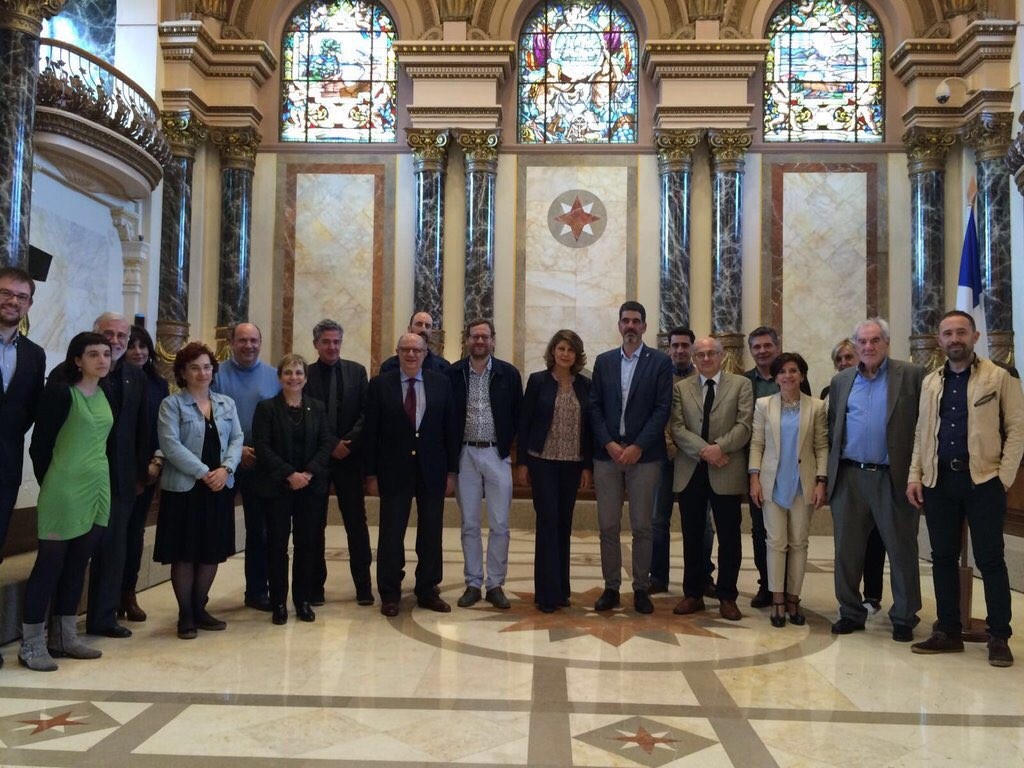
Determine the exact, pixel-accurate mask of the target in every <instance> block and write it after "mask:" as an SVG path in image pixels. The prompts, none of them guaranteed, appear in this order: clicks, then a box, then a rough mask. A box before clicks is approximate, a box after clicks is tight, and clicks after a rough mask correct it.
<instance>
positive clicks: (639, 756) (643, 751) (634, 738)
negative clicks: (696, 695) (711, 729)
mask: <svg viewBox="0 0 1024 768" xmlns="http://www.w3.org/2000/svg"><path fill="white" fill-rule="evenodd" d="M694 727H695V728H700V726H699V725H697V724H696V723H695V724H694ZM573 738H574V739H575V740H576V741H579V742H582V743H583V744H587V745H589V746H591V747H596V748H598V749H602V750H605V751H606V752H611V753H612V754H614V755H615V756H616V758H617V762H616V764H617V765H618V764H619V763H620V762H621V761H622V760H624V759H628V760H631V761H633V762H634V763H636V764H638V765H644V766H649V768H659V766H662V765H665V764H667V763H671V762H674V761H676V760H679V759H680V758H682V757H686V756H688V755H692V754H694V753H695V752H700V751H701V750H703V749H707V748H708V747H711V746H714V745H715V744H717V743H718V742H717V741H715V740H714V739H709V738H707V737H705V736H701V735H699V734H696V733H691V732H690V731H687V730H683V729H682V728H680V727H678V726H675V727H673V726H669V725H666V724H665V723H660V722H658V721H657V720H651V719H650V718H647V717H629V718H626V719H625V720H620V721H619V722H616V723H609V724H608V725H605V726H602V727H600V728H595V729H594V730H592V731H588V732H587V733H581V734H576V735H574V736H573Z"/></svg>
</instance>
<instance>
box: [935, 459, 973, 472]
mask: <svg viewBox="0 0 1024 768" xmlns="http://www.w3.org/2000/svg"><path fill="white" fill-rule="evenodd" d="M939 469H948V470H949V471H950V472H970V471H971V460H970V459H961V458H956V459H946V460H940V461H939Z"/></svg>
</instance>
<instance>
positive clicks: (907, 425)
mask: <svg viewBox="0 0 1024 768" xmlns="http://www.w3.org/2000/svg"><path fill="white" fill-rule="evenodd" d="M852 338H853V343H854V345H855V346H856V348H857V356H858V357H859V358H860V363H859V364H858V365H857V366H855V367H853V368H847V369H846V370H845V371H840V372H839V373H837V374H836V375H835V376H834V377H833V378H832V383H831V385H830V389H829V411H828V426H829V438H830V442H831V449H830V450H829V455H828V497H829V504H830V505H831V507H832V520H833V527H834V532H835V533H834V535H835V551H836V567H835V584H836V598H837V599H838V600H839V620H838V621H837V622H836V623H835V624H833V625H832V633H833V634H836V635H846V634H849V633H851V632H856V631H858V630H862V629H864V620H865V618H866V617H867V609H866V608H865V607H864V605H863V603H862V598H861V594H860V578H861V574H862V572H863V570H864V548H865V546H866V544H867V539H868V536H869V535H870V533H871V528H872V526H873V525H874V526H877V527H878V532H879V534H881V536H882V541H883V543H884V544H885V550H886V552H888V553H889V563H890V582H891V587H892V597H893V605H892V609H891V610H890V611H889V619H890V620H891V621H892V639H893V640H895V641H897V642H910V641H911V640H913V639H914V627H915V626H916V625H917V623H918V621H920V619H918V617H917V612H918V611H919V610H920V609H921V579H920V572H919V570H918V559H917V526H918V519H919V516H920V513H919V512H918V511H917V510H916V509H914V507H913V506H911V504H910V502H909V501H908V500H907V497H906V495H905V490H906V487H907V478H908V476H909V473H910V459H911V455H912V453H913V448H914V430H915V427H916V426H917V409H918V401H919V400H920V396H921V381H922V379H923V378H924V369H923V368H921V366H919V365H914V364H912V363H905V362H903V361H900V360H892V359H890V358H889V325H888V323H886V322H885V320H883V319H881V318H880V317H873V318H869V319H867V320H862V321H861V322H860V323H858V324H857V327H856V328H855V329H854V332H853V336H852Z"/></svg>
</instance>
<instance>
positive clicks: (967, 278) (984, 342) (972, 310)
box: [956, 207, 988, 357]
mask: <svg viewBox="0 0 1024 768" xmlns="http://www.w3.org/2000/svg"><path fill="white" fill-rule="evenodd" d="M956 308H957V309H959V310H961V311H962V312H966V313H967V314H969V315H971V316H972V317H973V318H974V324H975V325H976V326H977V328H978V332H979V333H980V334H981V336H980V337H979V338H978V343H977V344H976V345H975V346H974V351H975V352H976V353H977V354H978V356H979V357H988V328H987V326H986V324H985V295H984V293H982V284H981V253H980V251H979V250H978V229H977V227H976V226H975V224H974V208H973V207H972V208H971V215H970V218H969V219H968V221H967V231H966V232H964V247H963V250H962V251H961V252H960V278H959V279H958V280H957V288H956Z"/></svg>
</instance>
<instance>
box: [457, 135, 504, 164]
mask: <svg viewBox="0 0 1024 768" xmlns="http://www.w3.org/2000/svg"><path fill="white" fill-rule="evenodd" d="M455 141H456V142H458V145H459V147H460V148H461V149H462V151H463V152H464V153H465V155H466V170H467V171H468V172H472V171H486V172H487V173H497V172H498V146H499V145H500V144H501V129H500V128H483V129H479V130H457V131H455Z"/></svg>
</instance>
